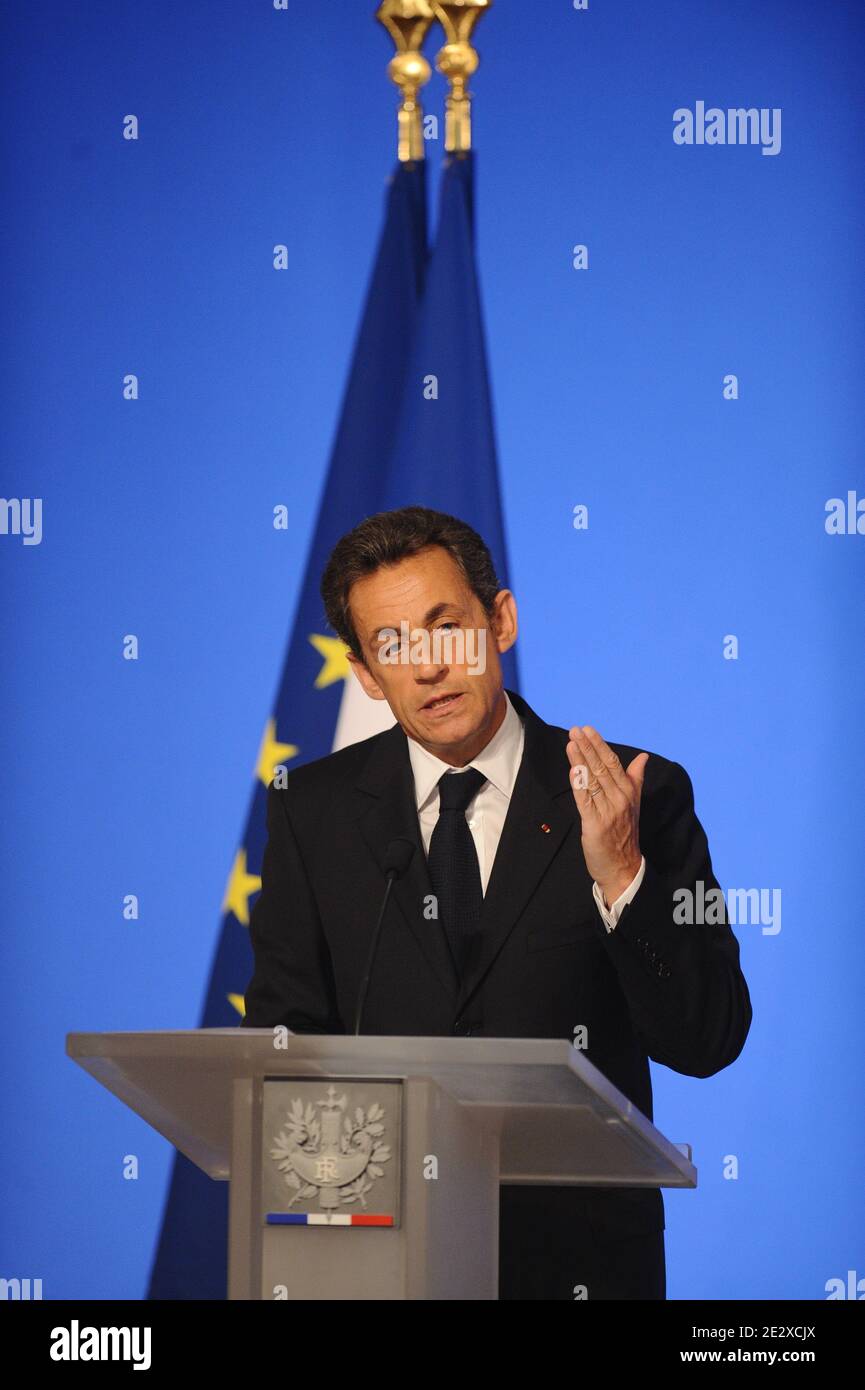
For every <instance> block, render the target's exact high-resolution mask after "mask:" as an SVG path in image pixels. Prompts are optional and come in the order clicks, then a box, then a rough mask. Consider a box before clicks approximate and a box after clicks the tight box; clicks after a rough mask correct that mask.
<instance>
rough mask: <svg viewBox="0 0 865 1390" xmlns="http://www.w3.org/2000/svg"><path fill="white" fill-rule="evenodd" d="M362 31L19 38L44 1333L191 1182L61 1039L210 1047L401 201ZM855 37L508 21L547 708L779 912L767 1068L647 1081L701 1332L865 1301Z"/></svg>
mask: <svg viewBox="0 0 865 1390" xmlns="http://www.w3.org/2000/svg"><path fill="white" fill-rule="evenodd" d="M373 8H374V7H373V5H372V4H367V3H361V2H360V0H357V2H356V0H341V2H340V3H334V0H330V2H329V3H328V4H319V5H314V6H309V5H303V6H300V5H297V6H292V7H290V8H289V10H288V11H285V12H281V11H274V10H273V9H272V7H271V5H270V3H268V0H258V3H251V2H247V3H240V0H237V2H236V3H235V2H234V0H219V3H214V2H213V0H206V2H205V0H184V3H183V4H182V5H180V6H177V5H174V4H171V3H168V0H164V3H163V2H160V3H156V2H155V0H150V3H147V4H145V5H141V4H140V3H132V0H114V3H110V4H109V3H102V2H101V0H87V3H86V4H84V5H80V6H70V5H68V4H65V3H57V2H56V0H43V3H40V4H39V5H32V4H24V3H7V5H6V6H5V7H4V11H3V21H2V23H3V29H4V31H5V34H4V40H5V42H4V44H3V51H4V54H5V56H4V57H3V59H2V69H0V94H2V95H0V102H2V121H0V138H2V149H3V169H4V183H5V186H6V199H5V201H6V210H5V213H4V215H3V219H2V224H0V251H2V263H3V267H2V276H3V280H2V294H3V302H4V306H5V333H4V340H3V347H2V368H3V370H2V402H0V406H2V416H3V421H4V429H3V436H4V438H3V446H2V448H3V453H2V471H0V495H2V496H4V497H10V496H15V497H41V498H42V499H43V511H44V519H43V526H44V536H43V540H42V543H41V545H38V546H24V545H22V543H21V540H20V539H19V538H16V537H12V536H0V593H2V617H0V623H2V628H0V650H2V667H3V675H2V695H0V699H2V708H0V716H2V768H3V783H4V792H3V807H4V811H3V830H2V864H0V869H2V873H0V923H2V968H3V983H4V987H5V998H6V1007H7V1012H6V1045H5V1048H4V1053H5V1067H4V1069H3V1077H4V1079H3V1088H2V1106H3V1113H4V1116H5V1117H6V1118H5V1121H4V1132H5V1135H4V1141H3V1145H2V1154H0V1189H2V1191H3V1193H4V1194H5V1195H4V1202H3V1204H2V1205H3V1210H2V1241H0V1275H2V1276H5V1277H10V1278H11V1277H19V1278H26V1277H29V1278H42V1280H43V1293H44V1296H45V1297H46V1298H58V1297H89V1298H107V1297H120V1298H140V1297H141V1296H142V1294H143V1293H144V1290H145V1288H146V1284H147V1277H148V1274H149V1269H150V1263H151V1259H152V1255H153V1251H154V1247H155V1242H156V1238H157V1234H158V1230H159V1222H160V1219H161V1213H162V1206H163V1201H164V1197H165V1191H166V1184H167V1180H168V1175H169V1171H170V1160H171V1155H172V1151H171V1150H170V1148H169V1146H168V1145H167V1144H166V1143H165V1142H164V1141H163V1140H162V1139H161V1138H160V1137H159V1136H158V1135H156V1134H155V1133H153V1132H152V1131H150V1130H149V1129H148V1128H147V1127H146V1126H145V1125H144V1124H143V1122H141V1121H139V1120H138V1119H137V1118H136V1117H135V1116H134V1115H133V1114H132V1113H131V1112H129V1111H127V1110H125V1109H124V1108H123V1107H122V1106H121V1105H120V1104H119V1103H118V1102H117V1101H116V1100H114V1099H113V1098H112V1097H111V1096H110V1095H109V1094H108V1093H107V1092H105V1091H103V1090H102V1089H101V1088H99V1087H98V1086H97V1085H96V1083H95V1082H94V1081H93V1080H91V1079H90V1078H89V1077H88V1076H86V1075H85V1074H84V1072H82V1071H80V1070H79V1069H78V1068H77V1067H76V1066H75V1065H74V1064H73V1063H72V1062H71V1061H69V1060H68V1059H67V1058H66V1057H65V1056H64V1038H65V1034H66V1033H67V1032H69V1031H79V1030H82V1031H91V1030H94V1031H95V1030H103V1029H107V1030H115V1029H155V1028H176V1027H181V1028H188V1027H195V1026H196V1025H197V1023H198V1019H199V1015H200V1009H201V1004H202V999H203V994H204V988H205V984H206V979H207V974H208V971H209V968H210V963H211V957H212V952H213V950H214V947H215V944H216V940H217V932H218V925H219V918H220V908H221V903H222V897H223V892H224V888H225V883H226V879H227V875H228V871H229V868H230V866H231V862H232V858H233V855H234V850H235V847H236V843H237V838H238V835H239V833H240V831H241V829H242V824H243V820H244V817H245V814H246V810H247V806H248V796H249V788H250V779H251V774H252V769H253V766H254V763H255V760H256V757H257V754H258V748H259V742H260V739H261V733H262V729H263V726H264V721H265V719H266V717H267V714H268V712H269V708H270V701H271V699H272V696H273V693H274V690H275V687H276V684H277V681H278V678H279V673H280V669H281V663H282V658H283V653H284V648H285V643H286V640H287V637H288V634H289V632H290V628H291V621H292V616H293V612H294V603H295V599H296V596H297V590H298V585H299V582H300V579H301V576H302V571H303V563H304V558H305V553H306V548H307V545H308V542H309V538H310V533H311V529H312V526H313V523H314V519H315V510H316V504H317V501H318V497H319V493H320V490H321V487H322V482H323V477H324V470H325V467H326V463H327V458H328V452H329V448H330V444H331V442H332V433H333V428H334V424H335V421H336V416H337V411H338V407H339V402H340V398H341V394H342V390H343V386H344V374H345V370H346V367H347V362H348V359H349V354H350V351H351V346H352V341H353V336H354V331H355V328H356V323H357V317H358V313H359V310H360V306H361V303H362V299H363V293H364V289H365V284H366V277H367V273H368V270H369V266H370V261H371V257H372V254H373V250H374V246H375V241H376V236H377V232H378V228H379V223H380V216H381V209H382V199H383V192H384V180H385V178H386V176H387V174H388V173H389V170H390V167H391V164H392V161H393V153H394V126H395V116H394V109H395V100H394V93H393V89H392V88H391V87H390V84H389V83H388V82H387V80H386V78H385V75H384V68H385V64H386V63H387V60H388V58H389V56H390V51H391V50H390V43H389V40H387V38H386V36H385V35H384V32H383V31H382V30H380V29H379V27H378V26H377V25H376V24H374V23H373V21H372V19H371V10H372V9H373ZM863 34H865V14H863V12H862V9H861V7H860V6H859V5H858V4H855V3H852V0H851V3H841V0H832V2H831V3H830V2H828V0H827V3H823V4H821V5H814V4H812V3H809V0H764V2H763V3H762V4H761V5H760V6H759V7H758V6H755V5H754V4H753V0H706V3H704V4H702V5H700V6H695V5H693V4H689V3H674V0H659V2H658V3H655V4H652V5H645V4H643V3H640V0H628V3H620V4H615V5H614V4H603V3H601V0H592V2H591V7H590V9H589V11H588V12H577V11H575V10H574V9H573V8H572V5H571V3H570V0H532V4H531V5H527V4H526V3H518V0H496V4H495V6H494V9H493V11H492V12H491V14H490V15H489V16H488V17H487V18H486V19H484V21H483V23H482V25H481V26H480V28H479V30H478V46H479V48H480V51H481V55H482V65H481V68H480V71H479V72H478V74H477V76H476V78H475V79H474V83H473V90H474V92H475V95H476V103H475V144H476V147H477V150H478V254H479V262H480V269H481V278H482V287H483V293H484V301H485V308H486V315H487V329H488V339H489V350H490V366H491V373H492V383H493V394H494V402H495V408H496V418H497V430H498V439H499V447H500V462H501V472H502V481H503V492H504V508H505V519H506V525H507V528H508V543H509V553H510V566H511V576H512V584H513V587H514V589H515V592H516V594H517V598H518V601H519V604H520V614H521V619H522V624H523V629H522V635H521V638H520V663H521V677H522V690H523V693H524V694H525V695H526V697H527V698H528V699H529V701H530V703H531V704H532V705H533V706H534V707H535V708H536V709H537V711H538V712H539V713H540V714H542V715H543V716H544V717H545V718H547V719H548V720H550V721H551V722H554V723H560V724H566V725H568V724H571V723H574V722H580V723H592V724H595V725H596V726H597V727H598V728H599V729H600V730H601V732H602V733H604V734H605V735H606V736H607V737H608V738H610V739H615V740H619V741H622V742H629V743H634V744H637V745H639V746H641V747H645V748H647V749H649V750H655V751H657V752H659V753H663V754H664V755H666V756H667V757H671V758H674V759H676V760H677V761H679V762H681V763H683V764H684V766H685V767H686V768H687V769H688V771H689V772H690V774H691V776H692V778H693V781H694V785H695V791H696V799H697V812H698V815H699V816H700V818H701V820H702V822H703V824H704V825H705V827H706V829H707V832H708V834H709V840H710V846H711V849H712V855H713V865H714V868H715V872H716V873H717V876H718V878H719V880H720V882H721V884H722V886H723V887H725V888H727V887H729V886H757V887H766V888H777V889H780V890H781V893H782V905H783V916H782V929H781V931H780V933H779V934H777V935H775V936H770V935H764V934H763V933H762V932H761V930H760V927H759V926H757V925H743V926H739V927H738V928H737V929H736V930H737V936H738V937H739V940H740V942H741V946H742V960H743V966H744V970H745V974H746V977H747V979H748V982H749V985H750V988H751V993H752V999H753V1003H754V1023H753V1026H752V1030H751V1035H750V1037H749V1040H748V1042H747V1044H746V1047H745V1051H744V1052H743V1054H742V1056H741V1058H740V1059H739V1061H737V1062H736V1063H735V1065H734V1066H733V1067H732V1068H730V1069H728V1070H727V1071H726V1072H723V1073H721V1074H720V1075H718V1076H716V1077H713V1078H711V1079H709V1080H696V1079H693V1078H687V1077H682V1076H678V1075H676V1074H674V1073H672V1072H669V1071H667V1070H666V1069H664V1068H663V1067H659V1066H653V1079H654V1086H655V1117H656V1122H657V1123H658V1125H659V1126H660V1128H661V1129H662V1130H663V1131H664V1132H665V1133H666V1134H667V1135H668V1136H669V1137H670V1138H672V1139H673V1140H675V1141H685V1140H687V1141H690V1142H691V1143H692V1144H693V1145H694V1157H695V1162H696V1163H697V1165H698V1167H699V1170H700V1187H699V1189H698V1190H697V1191H696V1192H689V1193H681V1192H674V1193H669V1192H668V1193H665V1203H666V1209H667V1260H668V1292H669V1296H670V1297H672V1298H682V1297H697V1298H714V1297H718V1298H725V1297H736V1296H740V1297H746V1298H768V1297H779V1298H804V1299H815V1298H823V1297H825V1296H826V1295H825V1284H826V1281H827V1280H828V1279H831V1278H834V1277H840V1278H842V1279H846V1275H847V1271H848V1270H849V1269H855V1270H856V1271H857V1272H858V1277H859V1278H862V1277H865V1239H863V1233H865V1221H863V1214H865V1196H863V1188H865V1185H863V1183H862V1172H863V1164H865V1143H863V1128H865V1126H863V1119H862V1112H863V1105H862V1085H861V1068H862V1058H863V1043H865V1037H863V1026H862V1016H863V1010H862V1004H861V999H862V990H863V984H865V969H863V966H865V947H863V935H865V934H863V926H862V909H861V892H860V879H861V874H862V863H863V837H862V826H863V823H865V815H863V810H865V808H863V790H862V767H863V754H865V733H863V721H862V708H863V702H862V690H863V636H865V603H863V578H865V564H863V556H865V536H849V535H848V536H829V535H827V534H826V531H825V527H824V521H825V512H824V508H825V504H826V501H827V499H828V498H830V497H846V494H847V491H848V489H858V495H859V496H860V497H861V496H862V495H863V494H865V473H863V467H862V441H863V424H865V420H863V415H865V398H863V392H862V388H861V383H862V367H863V358H865V342H863V335H865V327H863V317H862V311H861V295H862V262H861V255H862V231H863V213H865V190H863V182H862V177H861V130H862V125H863V119H865V93H863V88H862V83H861V73H862V64H863ZM439 41H440V40H439V35H438V32H436V33H435V34H434V36H433V38H432V40H431V42H430V44H429V45H428V50H427V51H428V54H429V55H430V56H432V54H433V53H434V52H435V49H436V48H437V46H438V43H439ZM697 100H704V101H705V102H706V104H707V106H708V105H715V104H716V105H719V106H721V107H724V108H726V107H728V106H757V107H781V108H782V110H783V123H782V148H781V153H780V154H778V155H777V156H774V157H770V156H764V155H762V154H761V153H760V150H759V148H756V147H716V148H713V147H691V148H688V147H679V146H677V145H675V144H674V143H673V140H672V113H673V111H674V110H675V109H676V108H677V107H681V106H688V107H691V108H692V109H693V107H694V104H695V102H696V101H697ZM425 105H426V108H427V109H428V110H430V111H435V112H438V113H441V111H442V109H443V83H442V81H441V79H440V78H438V77H437V76H436V77H435V78H434V79H433V81H432V83H431V84H430V86H429V87H428V88H427V89H426V93H425ZM129 113H134V114H135V115H137V116H138V118H139V120H140V138H139V139H138V140H137V141H135V142H130V141H126V140H124V139H123V138H122V121H123V117H124V116H125V115H127V114H129ZM442 134H443V123H442ZM440 145H441V142H439V143H438V144H437V143H435V142H430V144H429V145H428V150H429V157H430V160H431V163H432V165H433V173H434V172H435V169H436V168H437V165H438V161H439V158H440ZM432 192H433V194H434V192H435V182H434V183H433V189H432ZM434 202H435V200H434V198H433V206H434ZM278 242H284V243H285V244H286V245H287V246H288V248H289V267H288V269H287V270H286V271H284V272H276V271H275V270H274V269H273V265H272V248H273V246H274V244H276V243H278ZM583 242H584V243H586V244H587V245H588V247H589V257H590V260H589V266H590V268H589V270H588V271H585V272H578V271H575V270H574V269H573V267H572V263H571V262H572V254H571V252H572V247H573V246H574V245H575V244H576V243H583ZM129 372H134V373H136V374H137V375H138V376H139V378H140V390H141V395H140V399H139V400H138V401H135V402H129V401H125V400H124V399H123V397H122V393H121V388H122V378H123V377H124V375H125V374H126V373H129ZM731 372H732V373H736V374H737V375H738V377H739V381H740V399H739V400H738V401H725V400H724V399H723V397H722V378H723V377H724V375H725V374H726V373H731ZM405 500H406V501H423V500H424V499H423V498H406V499H405ZM279 503H285V504H286V505H287V506H288V509H289V514H290V527H289V529H288V531H275V530H274V529H273V526H272V509H273V507H274V506H275V505H277V504H279ZM578 503H584V504H586V505H587V506H588V507H589V513H590V525H589V529H588V530H587V531H584V532H578V531H575V530H574V528H573V525H572V512H573V508H574V506H576V505H577V504H578ZM126 633H136V634H137V635H138V636H139V639H140V643H141V650H140V659H139V660H138V661H137V662H127V661H124V660H122V657H121V642H122V638H123V636H124V634H126ZM728 633H734V634H736V635H737V636H738V638H739V642H740V656H739V659H738V660H737V661H725V660H724V659H723V657H722V643H723V638H724V636H725V635H726V634H728ZM126 893H137V894H139V895H140V902H141V917H140V920H139V921H137V922H126V921H124V920H123V917H122V915H121V905H122V898H123V895H124V894H126ZM126 1154H136V1155H138V1156H139V1159H140V1165H141V1171H140V1177H139V1179H138V1180H137V1181H134V1182H131V1181H125V1180H124V1179H123V1176H122V1160H123V1156H124V1155H126ZM730 1154H734V1155H736V1156H737V1157H738V1160H739V1165H740V1169H739V1177H738V1179H736V1180H735V1181H729V1180H725V1179H724V1177H723V1174H722V1170H723V1160H724V1156H725V1155H730Z"/></svg>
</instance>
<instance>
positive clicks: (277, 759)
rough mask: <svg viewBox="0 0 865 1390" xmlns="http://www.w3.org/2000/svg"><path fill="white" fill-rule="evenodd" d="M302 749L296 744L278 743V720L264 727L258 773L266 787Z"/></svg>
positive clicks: (268, 722) (270, 720) (271, 721)
mask: <svg viewBox="0 0 865 1390" xmlns="http://www.w3.org/2000/svg"><path fill="white" fill-rule="evenodd" d="M299 752H300V749H299V748H298V747H297V745H296V744H294V743H278V742H277V739H276V720H275V719H268V721H267V723H266V724H265V726H264V735H263V737H262V740H261V749H260V750H259V754H258V763H257V765H256V769H255V770H256V772H257V773H258V776H259V777H260V778H261V780H262V782H263V783H264V785H265V786H266V787H268V786H270V783H271V782H272V781H273V779H274V777H275V776H276V769H277V768H278V767H280V766H281V765H282V764H283V763H286V762H288V760H289V758H296V757H297V755H298V753H299Z"/></svg>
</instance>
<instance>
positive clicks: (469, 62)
mask: <svg viewBox="0 0 865 1390" xmlns="http://www.w3.org/2000/svg"><path fill="white" fill-rule="evenodd" d="M491 4H492V0H432V7H433V9H434V10H435V15H436V19H437V20H438V21H439V23H440V24H441V26H442V28H443V29H444V31H445V39H446V40H447V42H446V43H445V46H444V48H442V49H440V50H439V52H438V54H437V55H436V67H437V68H438V70H439V72H440V73H442V74H443V75H444V76H445V77H446V78H447V80H448V82H449V83H450V92H449V94H448V98H447V105H446V113H445V149H446V150H448V151H449V152H451V153H454V154H465V153H466V151H467V150H470V149H471V147H472V98H471V93H470V92H469V90H468V85H467V84H468V80H469V78H470V77H471V76H472V74H473V73H475V72H477V70H478V64H479V63H480V58H479V57H478V53H477V49H476V48H473V47H472V42H471V40H472V33H473V31H474V27H475V25H476V24H477V22H478V20H479V19H480V18H481V15H483V14H484V13H485V11H486V10H488V9H489V7H490V5H491Z"/></svg>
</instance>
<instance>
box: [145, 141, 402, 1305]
mask: <svg viewBox="0 0 865 1390" xmlns="http://www.w3.org/2000/svg"><path fill="white" fill-rule="evenodd" d="M426 263H427V231H426V171H425V167H424V165H423V164H422V163H415V164H412V165H408V164H401V165H399V166H398V167H397V169H396V172H395V173H394V175H393V177H392V179H391V182H390V186H389V190H388V195H387V207H386V213H385V220H384V227H383V229H382V234H381V238H380V241H379V247H378V253H377V256H376V260H375V265H374V267H373V272H372V276H371V279H370V284H369V289H368V291H367V298H366V304H365V306H364V311H363V315H362V318H361V324H360V329H359V332H358V336H357V341H356V343H355V349H354V353H353V356H352V361H351V366H350V369H349V374H348V382H347V384H346V389H345V395H344V399H343V405H342V411H341V414H340V420H339V424H338V427H337V432H336V438H335V441H334V445H333V451H332V454H331V460H330V467H329V470H328V475H327V481H326V484H325V488H324V492H323V495H322V499H321V503H320V505H319V512H318V520H317V522H316V527H315V532H314V535H313V540H312V546H311V548H310V552H309V557H308V560H307V565H306V571H305V574H304V579H303V586H302V588H301V593H300V599H299V602H298V607H297V614H296V618H295V622H294V627H293V630H292V634H291V640H290V642H289V644H288V652H287V655H286V660H285V665H284V667H283V671H282V678H281V680H280V683H279V689H278V691H277V694H276V699H275V701H274V704H273V706H272V709H271V712H270V716H269V718H268V720H267V723H266V725H265V729H264V735H263V738H262V742H261V749H260V752H259V755H258V763H257V766H256V769H255V772H256V776H255V783H254V786H253V791H252V798H251V803H250V806H249V810H248V814H247V819H246V826H245V829H244V832H243V836H242V838H241V841H240V845H239V847H238V849H237V851H236V854H235V857H234V862H233V864H232V868H231V873H230V875H229V880H228V887H227V890H226V894H225V901H224V903H223V917H222V925H221V929H220V935H219V944H218V946H217V950H216V956H215V959H214V962H213V968H212V970H211V974H210V981H209V984H208V988H207V997H206V1002H205V1005H204V1010H203V1014H202V1019H201V1025H200V1026H201V1027H202V1028H225V1027H231V1026H233V1025H235V1024H237V1022H238V1020H239V1018H240V1017H241V1016H242V1012H243V994H242V992H243V990H244V988H245V986H246V984H247V982H248V980H249V979H250V977H251V975H252V949H251V946H250V944H249V936H248V932H247V928H248V926H249V911H250V899H251V898H252V897H253V896H254V895H255V893H257V892H258V890H259V889H260V887H261V877H260V874H261V861H262V858H263V855H264V845H265V840H266V835H267V823H266V802H267V787H268V784H269V783H270V782H271V781H272V780H273V777H274V775H275V770H276V768H277V767H279V766H280V765H283V766H289V767H290V766H292V765H294V766H297V765H299V764H300V763H301V762H304V761H311V760H312V759H313V758H320V757H323V756H324V754H326V753H329V752H330V751H331V749H332V747H333V745H334V733H335V730H336V729H337V726H338V723H339V717H340V707H341V703H342V699H343V692H344V691H347V690H350V688H351V687H354V686H357V681H356V680H355V679H354V677H353V676H351V675H350V671H349V667H348V662H347V661H346V659H345V655H344V652H345V648H344V646H343V644H342V643H341V642H339V641H338V640H337V639H336V638H335V637H334V636H333V635H332V634H331V635H328V633H327V632H326V630H325V627H324V614H323V610H322V603H321V597H320V594H319V581H320V579H321V572H322V570H323V569H324V565H325V562H326V560H327V557H328V555H329V553H330V551H331V549H332V548H333V546H334V545H335V544H336V542H337V541H338V540H339V537H340V536H341V535H342V534H343V533H344V532H345V531H349V530H351V528H352V527H353V526H355V525H356V524H357V522H358V521H359V520H360V519H361V518H362V517H364V516H366V515H368V514H369V513H370V512H374V511H378V510H379V509H380V507H381V499H382V492H383V484H384V468H383V460H385V459H386V458H387V455H388V453H389V451H390V448H391V447H392V444H393V440H394V436H395V432H396V429H397V424H398V415H399V402H400V400H401V398H402V394H403V379H404V376H405V372H406V369H407V365H408V361H409V355H410V350H411V343H412V338H413V331H414V326H415V318H416V314H417V309H418V305H419V303H420V296H421V293H422V289H423V282H424V274H425V270H426ZM349 677H350V679H351V687H349V686H348V683H347V682H348V678H349ZM357 688H358V691H359V692H360V687H359V686H358V687H357ZM360 694H361V697H362V698H363V699H366V697H365V696H363V693H362V692H360ZM366 703H367V704H368V705H370V707H372V706H373V702H372V701H370V700H368V701H366ZM380 708H381V707H380V706H376V707H375V709H376V712H378V711H379V710H380ZM384 708H385V710H386V711H387V707H386V706H385V707H384ZM387 713H388V714H389V711H387ZM378 717H379V719H380V718H381V715H380V713H379V715H378ZM386 722H388V723H393V719H392V717H391V718H389V719H388V720H387V721H386ZM373 732H375V730H374V728H372V727H370V728H367V729H366V730H365V731H364V734H363V735H362V736H366V734H369V733H373ZM227 1238H228V1184H227V1183H221V1182H214V1181H213V1179H212V1178H209V1177H207V1175H206V1174H205V1173H203V1172H202V1171H201V1170H200V1169H199V1168H196V1167H195V1165H194V1164H193V1163H190V1161H189V1160H188V1159H187V1158H185V1157H184V1156H183V1155H182V1154H177V1156H176V1157H175V1160H174V1167H173V1172H172V1177H171V1185H170V1189H169V1193H168V1200H167V1203H166V1207H165V1213H164V1217H163V1222H162V1232H161V1236H160V1239H159V1245H158V1248H157V1252H156V1258H155V1261H154V1265H153V1271H152V1274H151V1280H150V1290H149V1295H148V1296H149V1297H150V1298H160V1299H162V1298H166V1299H196V1298H205V1299H223V1298H225V1296H226V1291H227V1281H228V1274H227Z"/></svg>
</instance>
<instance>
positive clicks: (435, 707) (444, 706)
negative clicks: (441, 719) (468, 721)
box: [421, 693, 463, 714]
mask: <svg viewBox="0 0 865 1390" xmlns="http://www.w3.org/2000/svg"><path fill="white" fill-rule="evenodd" d="M462 698H463V697H462V694H461V693H457V694H456V695H436V696H435V697H434V698H433V699H432V700H427V702H426V704H425V705H422V706H421V708H422V710H423V712H424V714H445V713H447V711H448V710H450V709H453V708H454V706H455V705H457V704H459V702H460V700H461V699H462Z"/></svg>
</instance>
